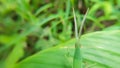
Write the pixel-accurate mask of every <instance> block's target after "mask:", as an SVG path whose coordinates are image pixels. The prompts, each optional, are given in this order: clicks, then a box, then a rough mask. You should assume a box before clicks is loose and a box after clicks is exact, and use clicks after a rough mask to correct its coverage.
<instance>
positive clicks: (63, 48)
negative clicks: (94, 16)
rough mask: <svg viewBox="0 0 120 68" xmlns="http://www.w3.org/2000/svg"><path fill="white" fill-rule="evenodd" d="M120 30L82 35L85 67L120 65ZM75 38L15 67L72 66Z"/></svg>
mask: <svg viewBox="0 0 120 68" xmlns="http://www.w3.org/2000/svg"><path fill="white" fill-rule="evenodd" d="M119 33H120V31H99V32H94V33H89V34H85V35H83V36H82V37H81V42H80V43H81V45H82V47H81V48H82V54H83V57H84V62H83V63H84V67H85V68H119V67H120V65H119V64H120V52H119V50H120V34H119ZM74 43H75V40H74V39H71V40H70V41H68V42H66V43H64V44H61V45H59V46H57V47H53V48H50V49H46V50H44V51H41V52H38V53H37V54H35V55H33V56H30V57H28V58H26V59H25V60H23V61H21V62H19V63H17V65H16V66H15V68H72V64H73V63H72V61H73V53H74Z"/></svg>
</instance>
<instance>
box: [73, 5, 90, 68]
mask: <svg viewBox="0 0 120 68" xmlns="http://www.w3.org/2000/svg"><path fill="white" fill-rule="evenodd" d="M72 9H73V15H74V25H75V26H74V27H75V38H76V42H75V52H74V57H73V66H72V68H83V57H82V50H81V44H80V43H79V42H80V37H81V33H82V28H83V25H84V22H85V19H86V16H87V14H88V10H89V9H88V10H87V12H86V14H85V16H84V18H83V20H82V22H81V26H80V29H79V32H78V28H77V20H76V15H75V10H74V7H72Z"/></svg>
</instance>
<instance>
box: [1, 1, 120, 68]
mask: <svg viewBox="0 0 120 68" xmlns="http://www.w3.org/2000/svg"><path fill="white" fill-rule="evenodd" d="M74 5H75V6H74V7H75V11H76V15H77V20H78V24H79V23H80V22H81V20H82V19H83V16H84V14H85V12H86V10H87V8H89V9H90V10H89V13H88V15H87V18H86V23H85V26H84V29H83V33H89V32H93V31H98V30H119V29H120V28H119V27H120V19H119V18H120V0H75V2H74ZM79 26H80V24H79V25H78V27H79ZM72 38H74V24H73V15H72V5H71V1H70V0H0V67H2V66H3V67H4V66H6V68H12V67H13V66H14V64H15V63H16V62H19V61H21V60H23V59H24V58H26V57H28V56H30V55H32V54H34V53H36V52H38V51H42V50H44V49H47V48H51V47H54V46H56V45H59V44H62V43H64V42H66V41H69V40H70V39H72ZM4 63H5V64H6V65H4ZM8 65H11V66H8Z"/></svg>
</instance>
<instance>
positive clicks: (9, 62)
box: [5, 42, 24, 68]
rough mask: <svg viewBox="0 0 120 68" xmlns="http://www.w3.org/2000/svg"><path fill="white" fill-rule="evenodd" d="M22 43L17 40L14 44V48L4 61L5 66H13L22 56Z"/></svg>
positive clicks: (6, 67)
mask: <svg viewBox="0 0 120 68" xmlns="http://www.w3.org/2000/svg"><path fill="white" fill-rule="evenodd" d="M23 47H24V43H23V42H19V43H17V44H16V45H15V47H14V49H13V50H12V52H11V53H10V55H8V57H7V59H6V61H5V68H13V67H14V65H15V64H16V62H18V60H19V59H20V58H21V57H22V56H23V54H24V51H23Z"/></svg>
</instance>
